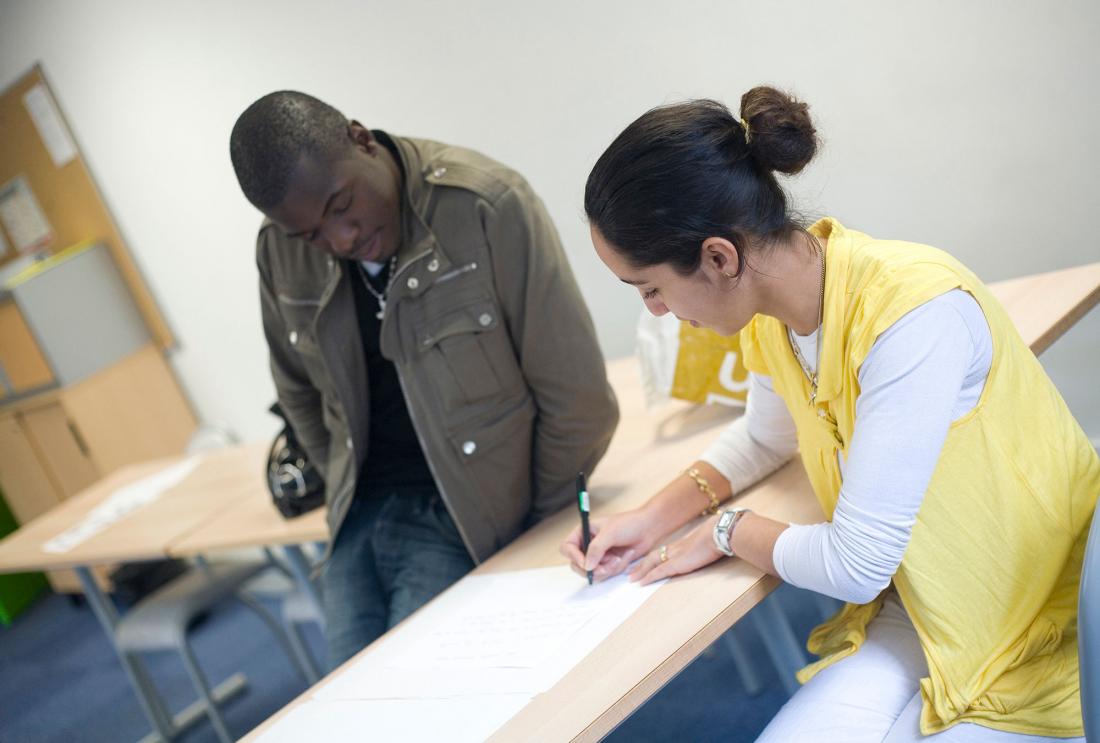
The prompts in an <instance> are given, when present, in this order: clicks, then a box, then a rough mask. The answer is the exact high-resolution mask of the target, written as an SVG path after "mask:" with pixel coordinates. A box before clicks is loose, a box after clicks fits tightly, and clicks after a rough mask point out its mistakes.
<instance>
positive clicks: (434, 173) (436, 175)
mask: <svg viewBox="0 0 1100 743" xmlns="http://www.w3.org/2000/svg"><path fill="white" fill-rule="evenodd" d="M446 172H447V169H446V168H436V169H435V170H433V171H432V177H433V178H442V177H443V174H444V173H446Z"/></svg>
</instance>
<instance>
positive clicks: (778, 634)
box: [749, 594, 806, 694]
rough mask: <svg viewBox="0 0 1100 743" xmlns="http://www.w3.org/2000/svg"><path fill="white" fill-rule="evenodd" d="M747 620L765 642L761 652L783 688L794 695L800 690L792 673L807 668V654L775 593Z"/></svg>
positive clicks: (758, 606) (753, 611) (751, 613)
mask: <svg viewBox="0 0 1100 743" xmlns="http://www.w3.org/2000/svg"><path fill="white" fill-rule="evenodd" d="M749 619H750V621H752V623H753V626H754V627H755V628H756V631H757V632H759V633H760V638H761V639H762V640H763V641H764V649H765V650H766V651H767V653H768V655H769V656H770V657H771V659H772V663H774V664H775V670H776V671H778V673H779V680H780V681H781V682H782V684H783V688H784V689H786V690H787V693H788V694H794V693H795V692H796V691H798V687H799V683H798V679H797V678H795V673H796V672H797V671H798V669H800V668H801V667H802V666H804V665H806V655H805V654H804V653H803V652H802V648H801V646H800V645H799V644H798V639H797V638H796V637H795V636H794V630H792V629H791V624H790V622H788V621H787V616H786V615H785V614H784V613H783V610H782V609H781V608H780V607H779V605H778V604H777V603H776V601H775V594H772V595H770V596H768V597H767V598H766V599H764V600H763V601H762V602H761V603H760V604H759V605H757V607H756V608H755V609H754V610H752V611H751V612H749Z"/></svg>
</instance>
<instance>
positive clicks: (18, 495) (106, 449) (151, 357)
mask: <svg viewBox="0 0 1100 743" xmlns="http://www.w3.org/2000/svg"><path fill="white" fill-rule="evenodd" d="M195 427H196V421H195V417H194V415H193V414H192V413H191V408H190V406H189V405H188V403H187V400H186V398H184V396H183V392H182V391H181V390H180V388H179V385H178V384H177V382H176V380H175V377H174V376H173V375H172V372H171V370H170V369H169V368H168V365H167V363H166V362H165V360H164V358H163V357H162V355H161V353H160V351H159V350H157V349H156V348H155V347H153V346H151V345H150V346H147V347H145V348H143V349H141V350H140V351H138V352H137V353H135V354H133V355H131V356H128V357H126V358H124V359H122V360H121V361H120V362H118V363H117V364H114V365H112V366H111V367H108V368H107V369H105V370H104V371H102V372H100V373H99V374H96V375H93V376H91V377H89V378H87V379H85V380H83V381H81V382H79V383H77V384H75V385H73V386H72V387H66V388H63V389H60V390H57V391H54V392H50V393H47V394H44V395H40V396H38V397H36V398H31V399H29V400H23V401H20V402H19V403H15V404H12V405H9V406H7V407H0V488H2V489H3V491H4V495H5V497H6V499H7V501H8V505H9V506H10V507H11V510H12V513H13V514H14V516H15V518H16V520H17V521H18V522H19V523H20V524H25V523H27V522H28V521H30V520H32V519H34V518H36V517H37V516H39V515H41V514H43V513H45V512H46V511H48V510H50V509H51V508H53V507H54V506H56V505H57V504H58V503H60V502H61V501H62V500H64V499H65V498H68V497H71V496H73V495H76V494H77V493H79V492H80V491H81V490H82V489H84V488H86V487H88V486H89V485H91V484H92V483H94V482H95V481H97V480H98V479H100V478H101V477H103V476H105V475H107V474H110V473H111V472H113V471H114V470H116V469H118V468H119V467H122V466H124V465H127V464H134V463H138V462H143V461H146V460H149V459H155V458H157V457H162V456H168V455H172V454H179V453H181V452H183V451H184V449H185V448H186V446H187V441H188V440H189V439H190V437H191V434H192V433H193V432H194V430H195ZM105 572H106V570H105V569H104V570H100V571H97V573H99V574H100V575H102V573H105ZM49 578H50V582H51V584H53V586H54V589H55V590H59V591H66V592H72V591H78V590H80V589H79V584H78V583H77V581H76V577H75V575H74V574H73V573H72V572H71V571H60V572H54V573H50V574H49Z"/></svg>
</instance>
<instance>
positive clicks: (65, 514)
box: [0, 444, 266, 572]
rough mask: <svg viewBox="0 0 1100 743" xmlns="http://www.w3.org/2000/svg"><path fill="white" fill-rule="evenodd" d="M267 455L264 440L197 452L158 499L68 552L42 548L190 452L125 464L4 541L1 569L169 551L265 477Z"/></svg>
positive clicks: (77, 563)
mask: <svg viewBox="0 0 1100 743" xmlns="http://www.w3.org/2000/svg"><path fill="white" fill-rule="evenodd" d="M265 454H266V445H265V444H253V445H250V446H244V447H233V448H229V449H224V450H219V451H215V452H210V453H207V454H202V455H197V456H198V458H199V459H198V463H197V465H196V466H195V468H194V470H192V471H191V472H190V474H188V475H187V476H186V477H185V478H184V479H183V480H182V481H181V482H179V483H178V484H176V485H173V486H172V487H169V488H167V489H166V490H165V491H164V492H163V494H161V495H160V497H158V498H157V499H156V500H153V501H152V502H150V503H147V504H146V505H143V506H141V507H140V508H137V509H136V510H134V511H132V512H130V513H128V514H126V516H125V517H123V518H121V519H119V520H118V521H116V522H115V523H113V524H111V525H110V526H108V527H107V528H105V529H103V530H102V531H100V532H98V533H96V534H94V535H92V536H90V537H88V538H87V539H86V540H84V541H83V542H81V543H79V544H76V545H74V546H73V547H72V548H71V549H69V550H68V551H66V552H61V553H54V552H48V551H46V550H45V549H43V547H44V545H45V544H46V543H47V542H48V541H49V540H51V539H53V538H54V537H56V536H58V535H60V534H62V533H64V532H65V531H66V530H68V529H70V528H72V527H74V526H77V525H79V524H80V523H81V522H83V521H84V520H85V519H86V518H88V516H89V514H90V513H91V512H92V511H93V509H95V508H96V507H97V506H99V505H101V504H102V503H103V502H104V501H106V500H107V499H108V498H110V497H111V496H112V495H113V494H115V493H116V492H118V491H119V489H120V488H123V487H125V486H127V485H131V484H133V483H135V482H138V481H140V480H143V479H144V478H147V477H150V476H154V475H157V474H158V473H161V472H163V471H165V470H166V469H167V468H169V467H171V466H173V465H176V464H179V463H181V462H183V461H185V460H187V459H188V457H186V456H178V457H167V458H164V459H157V460H153V461H150V462H144V463H142V464H136V465H130V466H127V467H123V468H121V469H119V470H117V471H116V472H114V473H113V474H111V475H109V476H107V477H105V478H103V479H102V480H100V481H99V482H97V483H95V484H94V485H92V486H90V487H88V488H87V489H85V490H83V491H81V492H80V493H78V494H77V495H75V496H73V497H72V498H69V499H67V500H65V501H63V502H62V503H60V504H59V505H58V506H57V507H56V508H53V509H51V510H50V511H48V512H46V513H44V514H42V515H41V516H40V517H38V518H37V519H34V520H33V521H31V522H30V523H29V524H26V525H25V526H22V527H21V528H20V529H19V530H17V531H16V532H14V533H13V534H10V535H9V536H8V537H7V538H5V539H4V540H2V541H0V572H22V571H27V570H52V569H55V568H68V567H77V566H88V565H98V564H102V563H115V562H135V561H138V560H148V559H155V558H162V557H165V556H167V555H168V547H169V545H170V544H171V543H172V542H173V541H174V540H177V539H180V538H182V537H184V536H186V535H188V534H190V533H191V532H192V531H193V530H195V529H197V528H199V527H201V526H203V525H205V524H207V523H210V522H211V521H212V520H214V519H215V518H216V517H217V515H218V514H220V513H221V512H223V511H225V510H226V509H228V508H230V507H231V506H233V505H234V504H236V503H237V502H238V501H239V500H240V497H241V495H242V494H243V493H245V492H246V491H247V489H248V488H249V487H252V486H253V484H254V480H255V479H256V478H260V481H261V482H262V469H260V467H261V466H262V462H263V457H264V455H265ZM242 462H249V463H252V462H258V463H259V464H258V465H256V467H255V470H256V471H255V473H250V472H246V471H245V469H244V468H243V467H242V466H241V463H242Z"/></svg>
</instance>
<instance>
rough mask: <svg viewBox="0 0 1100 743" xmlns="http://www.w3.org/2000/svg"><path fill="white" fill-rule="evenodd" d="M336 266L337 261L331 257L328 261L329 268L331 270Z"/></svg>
mask: <svg viewBox="0 0 1100 743" xmlns="http://www.w3.org/2000/svg"><path fill="white" fill-rule="evenodd" d="M335 265H336V261H335V260H334V259H333V258H332V256H329V259H328V267H329V268H332V267H333V266H335Z"/></svg>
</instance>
